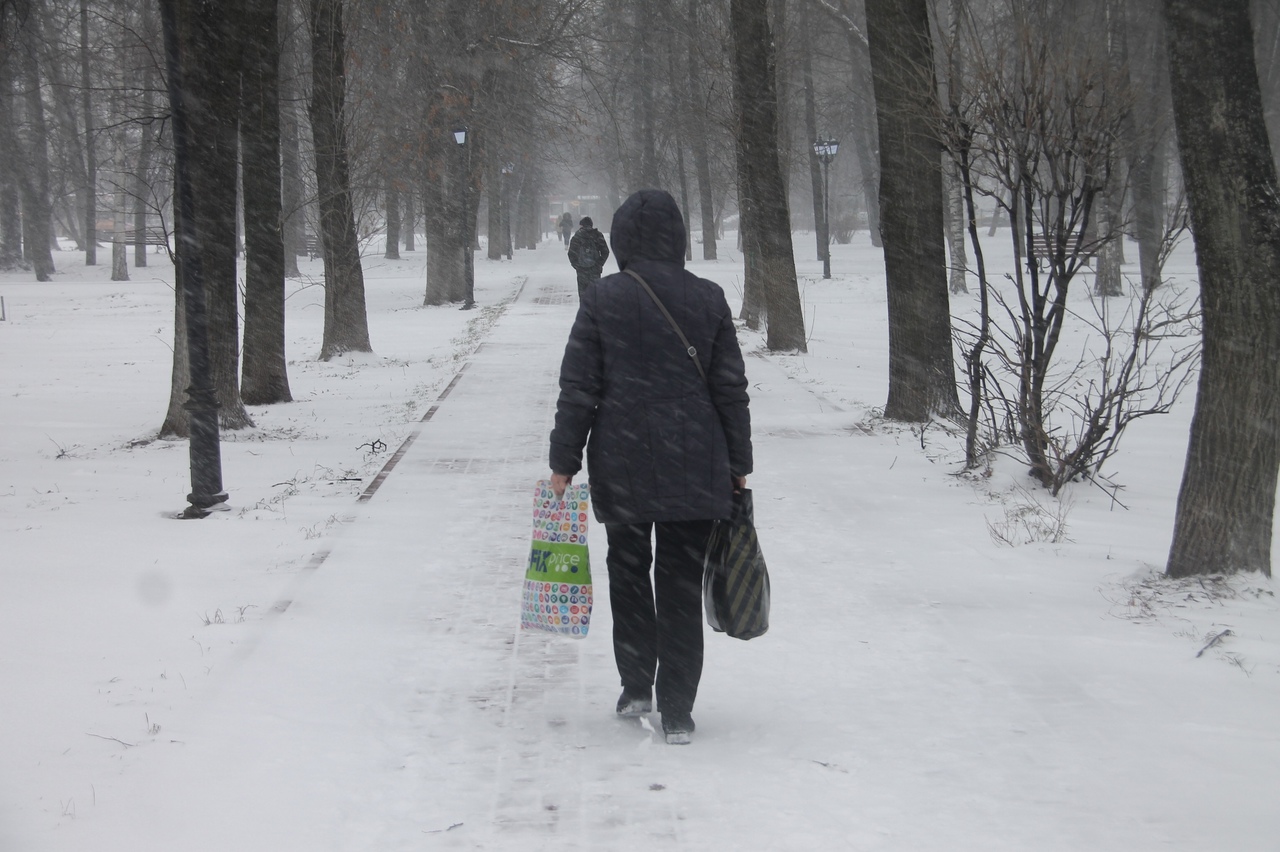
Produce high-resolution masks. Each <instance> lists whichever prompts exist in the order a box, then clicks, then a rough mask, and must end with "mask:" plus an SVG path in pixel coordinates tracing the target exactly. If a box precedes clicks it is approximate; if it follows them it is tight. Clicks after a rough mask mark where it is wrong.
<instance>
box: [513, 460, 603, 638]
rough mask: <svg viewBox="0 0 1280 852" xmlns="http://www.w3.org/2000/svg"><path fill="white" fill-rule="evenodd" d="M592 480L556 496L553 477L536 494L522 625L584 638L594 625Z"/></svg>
mask: <svg viewBox="0 0 1280 852" xmlns="http://www.w3.org/2000/svg"><path fill="white" fill-rule="evenodd" d="M587 503H588V492H587V485H586V483H581V484H578V485H570V486H569V487H568V488H567V489H566V490H565V492H564V498H563V499H559V500H558V499H556V495H555V493H554V492H553V491H552V490H551V482H550V480H545V479H544V480H542V481H540V482H539V483H538V486H537V488H536V490H535V492H534V497H533V541H532V542H531V543H530V545H529V565H528V568H527V569H526V570H525V574H524V602H523V605H522V607H521V610H520V626H521V627H523V628H524V629H526V630H545V631H547V632H549V633H559V634H561V635H564V636H573V637H575V638H581V637H583V636H586V635H587V628H588V627H590V625H591V559H590V557H589V555H588V553H587V515H588V514H589V511H588V508H587Z"/></svg>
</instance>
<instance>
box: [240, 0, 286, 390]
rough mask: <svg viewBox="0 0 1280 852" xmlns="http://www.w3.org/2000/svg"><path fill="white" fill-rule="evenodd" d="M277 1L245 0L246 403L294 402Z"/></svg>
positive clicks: (242, 384) (242, 104)
mask: <svg viewBox="0 0 1280 852" xmlns="http://www.w3.org/2000/svg"><path fill="white" fill-rule="evenodd" d="M279 19H280V18H279V9H278V8H277V0H245V3H244V7H243V10H242V16H241V20H242V21H243V29H242V32H243V45H244V63H243V65H242V68H243V71H242V73H241V93H240V146H241V151H242V152H243V153H242V162H243V165H242V166H241V169H242V173H243V183H244V224H245V233H244V249H245V275H244V367H243V371H242V373H241V377H240V395H241V398H243V399H244V401H245V402H246V403H247V404H249V405H271V404H274V403H278V402H291V401H292V400H293V396H292V395H291V394H290V392H289V372H288V366H287V361H286V358H285V333H284V328H285V326H284V322H285V321H284V296H285V294H284V278H285V271H284V239H283V234H282V230H283V229H282V227H281V226H282V224H283V218H284V217H283V210H282V202H281V196H280V193H281V186H282V183H281V177H282V176H281V170H280V90H279V85H280V83H279V81H280V39H279V33H278V30H277V25H278V21H279Z"/></svg>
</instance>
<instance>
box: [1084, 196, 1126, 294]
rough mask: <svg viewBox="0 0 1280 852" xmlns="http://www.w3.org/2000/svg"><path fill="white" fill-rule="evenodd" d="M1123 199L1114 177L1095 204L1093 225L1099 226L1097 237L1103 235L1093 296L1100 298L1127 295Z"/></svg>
mask: <svg viewBox="0 0 1280 852" xmlns="http://www.w3.org/2000/svg"><path fill="white" fill-rule="evenodd" d="M1123 196H1124V188H1123V185H1122V184H1121V182H1120V181H1119V180H1118V179H1117V177H1116V176H1115V175H1113V176H1112V179H1111V180H1110V181H1108V182H1107V185H1106V186H1105V187H1103V189H1102V192H1100V193H1098V198H1097V201H1095V202H1094V208H1093V209H1094V212H1095V213H1096V214H1097V215H1096V216H1095V217H1094V218H1093V220H1092V221H1093V223H1094V224H1095V225H1096V226H1097V231H1096V233H1098V234H1100V235H1104V239H1103V241H1102V246H1101V248H1099V250H1098V257H1097V259H1096V260H1094V264H1095V265H1096V268H1097V275H1095V276H1094V282H1093V292H1094V294H1095V295H1098V296H1103V297H1109V296H1123V295H1124V279H1123V276H1122V274H1121V268H1120V267H1121V265H1122V264H1123V263H1124V254H1123V251H1124V232H1123V231H1122V230H1121V228H1120V216H1121V215H1122V214H1121V205H1122V204H1123V202H1124V198H1123Z"/></svg>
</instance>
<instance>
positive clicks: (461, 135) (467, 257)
mask: <svg viewBox="0 0 1280 852" xmlns="http://www.w3.org/2000/svg"><path fill="white" fill-rule="evenodd" d="M469 135H470V133H469V132H468V130H467V128H466V126H465V125H463V126H459V127H456V128H454V131H453V141H454V142H457V143H458V147H459V148H461V149H462V151H463V153H464V155H465V156H464V157H463V175H462V275H463V278H464V282H465V284H466V294H465V295H464V296H463V300H462V310H464V311H469V310H471V309H472V308H474V307H475V306H476V298H475V296H476V281H475V257H474V256H473V255H472V252H471V243H472V238H471V146H469V145H468V144H467V137H468V136H469Z"/></svg>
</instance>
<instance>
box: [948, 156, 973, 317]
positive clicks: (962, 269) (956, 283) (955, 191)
mask: <svg viewBox="0 0 1280 852" xmlns="http://www.w3.org/2000/svg"><path fill="white" fill-rule="evenodd" d="M943 159H944V162H943V188H944V190H945V192H946V194H947V215H946V228H947V253H948V255H949V257H950V266H949V267H948V270H949V278H948V282H947V287H948V289H949V290H950V291H951V292H952V293H968V292H969V284H968V281H967V276H968V271H969V253H968V251H967V250H966V249H965V244H964V234H965V227H966V225H967V222H966V220H965V212H964V210H965V207H964V194H963V188H962V187H961V181H960V178H959V175H958V174H957V167H956V164H955V162H953V161H952V160H951V157H950V156H949V155H948V156H946V157H944V158H943Z"/></svg>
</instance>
